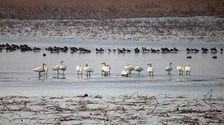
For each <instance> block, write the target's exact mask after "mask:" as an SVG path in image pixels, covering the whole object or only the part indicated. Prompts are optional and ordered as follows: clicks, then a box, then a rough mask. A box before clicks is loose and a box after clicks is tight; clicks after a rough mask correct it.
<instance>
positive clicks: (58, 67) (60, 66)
mask: <svg viewBox="0 0 224 125" xmlns="http://www.w3.org/2000/svg"><path fill="white" fill-rule="evenodd" d="M63 63H64V61H61V63H60V64H59V65H56V66H54V68H52V70H53V71H57V74H59V70H62V71H63V74H64V72H65V70H66V68H67V67H66V65H64V64H63Z"/></svg>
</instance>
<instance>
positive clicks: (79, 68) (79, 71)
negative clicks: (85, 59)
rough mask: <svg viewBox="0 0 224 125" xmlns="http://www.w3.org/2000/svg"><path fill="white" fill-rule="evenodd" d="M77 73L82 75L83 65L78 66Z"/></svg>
mask: <svg viewBox="0 0 224 125" xmlns="http://www.w3.org/2000/svg"><path fill="white" fill-rule="evenodd" d="M76 71H77V75H79V73H80V75H82V71H83V67H82V66H81V65H78V66H76Z"/></svg>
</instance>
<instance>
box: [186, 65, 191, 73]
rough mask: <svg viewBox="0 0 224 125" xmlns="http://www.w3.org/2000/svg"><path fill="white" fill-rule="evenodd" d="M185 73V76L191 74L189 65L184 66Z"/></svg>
mask: <svg viewBox="0 0 224 125" xmlns="http://www.w3.org/2000/svg"><path fill="white" fill-rule="evenodd" d="M185 71H186V75H190V73H191V66H190V65H189V64H187V65H186V66H185Z"/></svg>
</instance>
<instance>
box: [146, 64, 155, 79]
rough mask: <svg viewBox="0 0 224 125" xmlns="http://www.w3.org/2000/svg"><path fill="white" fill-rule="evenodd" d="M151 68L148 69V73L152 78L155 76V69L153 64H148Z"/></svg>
mask: <svg viewBox="0 0 224 125" xmlns="http://www.w3.org/2000/svg"><path fill="white" fill-rule="evenodd" d="M147 65H148V66H149V67H148V68H147V72H148V73H149V75H150V76H153V72H154V68H153V67H152V64H151V63H149V64H147Z"/></svg>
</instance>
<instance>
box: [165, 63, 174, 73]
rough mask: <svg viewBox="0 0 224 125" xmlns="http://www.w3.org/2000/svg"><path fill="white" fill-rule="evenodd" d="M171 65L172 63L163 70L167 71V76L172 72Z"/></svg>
mask: <svg viewBox="0 0 224 125" xmlns="http://www.w3.org/2000/svg"><path fill="white" fill-rule="evenodd" d="M171 65H172V63H170V65H169V66H167V67H166V68H165V71H167V72H168V74H169V75H170V72H171V71H172V70H173V68H172V66H171Z"/></svg>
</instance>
